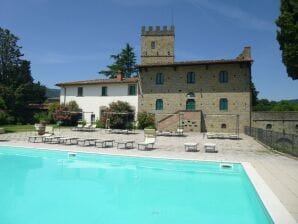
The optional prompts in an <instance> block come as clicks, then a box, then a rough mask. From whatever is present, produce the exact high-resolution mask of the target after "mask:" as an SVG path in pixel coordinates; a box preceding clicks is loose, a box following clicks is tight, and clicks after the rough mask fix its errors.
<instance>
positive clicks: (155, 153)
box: [0, 129, 298, 222]
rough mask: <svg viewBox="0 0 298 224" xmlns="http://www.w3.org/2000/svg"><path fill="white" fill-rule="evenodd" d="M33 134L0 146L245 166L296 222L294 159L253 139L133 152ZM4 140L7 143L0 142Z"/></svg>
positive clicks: (139, 137)
mask: <svg viewBox="0 0 298 224" xmlns="http://www.w3.org/2000/svg"><path fill="white" fill-rule="evenodd" d="M32 134H33V133H17V134H14V133H12V134H1V135H0V145H11V146H24V147H37V148H46V149H60V150H66V151H80V152H82V151H83V152H90V153H103V154H113V155H129V156H145V157H158V158H175V159H191V160H202V161H206V160H208V161H225V162H227V161H232V162H248V163H250V164H251V165H252V167H253V168H254V169H255V170H256V171H257V173H258V174H259V175H260V176H261V178H262V179H263V180H264V181H265V183H266V184H267V185H268V186H269V188H270V189H271V190H272V191H273V193H274V194H275V195H276V196H277V198H278V199H279V200H280V201H281V203H282V204H283V205H284V206H285V208H286V209H287V210H288V211H289V213H290V214H291V215H292V216H293V217H294V219H295V220H296V222H298V159H297V158H294V157H291V156H286V155H283V154H280V153H276V152H274V151H271V150H269V149H267V148H266V147H264V146H263V145H261V144H259V143H258V142H256V141H255V140H254V139H253V138H251V137H249V136H246V135H242V134H241V135H240V138H241V139H240V140H229V139H207V137H206V136H205V135H204V134H202V133H186V135H185V136H183V137H177V136H176V137H174V136H157V140H156V144H155V145H154V149H153V150H150V151H140V150H137V146H136V145H135V148H134V149H117V148H116V146H114V147H113V148H96V147H94V146H88V147H82V146H77V145H57V144H45V143H29V142H28V141H27V138H28V136H30V135H32ZM56 134H57V135H61V136H66V137H68V136H71V137H79V138H96V139H113V140H115V141H122V140H132V141H135V142H136V143H137V142H142V141H143V140H144V134H143V132H142V131H137V132H136V134H108V133H105V131H104V130H97V131H95V132H73V131H70V130H67V129H61V131H60V132H58V133H56ZM2 140H7V141H2ZM186 142H196V143H198V144H199V145H198V150H199V151H198V152H185V150H184V143H186ZM204 143H215V144H216V149H217V150H218V153H206V152H205V151H204V147H203V146H204Z"/></svg>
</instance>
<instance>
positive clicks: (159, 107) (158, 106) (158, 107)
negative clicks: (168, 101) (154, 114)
mask: <svg viewBox="0 0 298 224" xmlns="http://www.w3.org/2000/svg"><path fill="white" fill-rule="evenodd" d="M155 109H156V110H163V100H162V99H157V100H156V102H155Z"/></svg>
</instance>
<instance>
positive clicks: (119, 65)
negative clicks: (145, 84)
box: [99, 44, 136, 78]
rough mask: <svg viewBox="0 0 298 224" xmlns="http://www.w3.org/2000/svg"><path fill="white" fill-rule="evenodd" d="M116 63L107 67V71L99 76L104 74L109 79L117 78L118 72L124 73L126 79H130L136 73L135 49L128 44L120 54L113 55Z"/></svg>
mask: <svg viewBox="0 0 298 224" xmlns="http://www.w3.org/2000/svg"><path fill="white" fill-rule="evenodd" d="M111 58H112V59H113V60H114V62H113V63H112V64H111V65H108V66H107V68H108V69H107V70H102V71H100V72H99V74H104V75H106V76H107V77H109V78H115V77H116V75H117V73H118V71H119V70H120V71H121V72H123V74H124V76H125V78H130V77H131V76H133V75H134V73H135V72H136V66H135V65H136V55H135V53H134V49H133V47H131V46H130V45H129V44H126V46H125V48H123V49H122V50H121V52H120V53H119V54H116V55H111Z"/></svg>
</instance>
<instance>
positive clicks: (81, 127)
mask: <svg viewBox="0 0 298 224" xmlns="http://www.w3.org/2000/svg"><path fill="white" fill-rule="evenodd" d="M83 128H84V125H83V124H78V125H77V126H76V127H74V128H73V129H72V130H73V131H82V130H83Z"/></svg>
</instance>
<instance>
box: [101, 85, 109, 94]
mask: <svg viewBox="0 0 298 224" xmlns="http://www.w3.org/2000/svg"><path fill="white" fill-rule="evenodd" d="M101 95H102V96H107V95H108V87H106V86H103V87H101Z"/></svg>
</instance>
